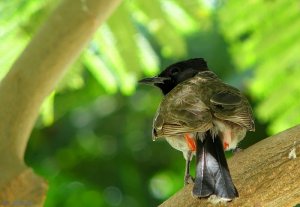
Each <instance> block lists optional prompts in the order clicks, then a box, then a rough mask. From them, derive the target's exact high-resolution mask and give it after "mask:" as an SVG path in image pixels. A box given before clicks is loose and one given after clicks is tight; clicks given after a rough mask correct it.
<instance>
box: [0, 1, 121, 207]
mask: <svg viewBox="0 0 300 207" xmlns="http://www.w3.org/2000/svg"><path fill="white" fill-rule="evenodd" d="M120 2H121V0H110V1H106V0H64V1H63V2H62V3H61V4H60V5H59V6H58V7H57V8H56V9H55V10H54V12H53V13H52V15H50V17H49V18H48V20H47V21H46V22H45V24H44V26H43V27H42V28H41V29H40V31H39V32H38V33H37V35H36V36H35V37H34V38H33V39H32V41H31V42H30V44H29V45H28V46H27V48H26V49H25V50H24V52H23V53H22V54H21V55H20V57H19V58H18V59H17V61H16V62H15V63H14V65H13V66H12V68H11V69H10V71H9V73H8V74H7V75H6V77H5V78H4V79H3V80H2V82H1V84H0V120H1V123H0V151H1V157H0V206H16V205H19V206H22V205H20V204H22V202H24V204H26V202H27V201H28V202H32V203H31V205H30V206H42V200H43V199H42V197H43V196H42V195H44V194H45V192H46V188H47V187H46V184H45V182H44V181H43V180H42V179H41V178H39V177H37V176H36V175H34V174H33V173H32V171H31V170H30V168H27V167H26V165H25V164H24V161H23V156H24V152H25V149H26V145H27V142H28V138H29V135H30V132H31V130H32V127H33V125H34V123H35V120H36V118H37V116H38V112H39V108H40V106H41V103H42V102H43V100H44V99H45V97H46V96H47V95H49V93H50V92H51V91H52V90H53V88H54V87H55V85H56V83H57V82H58V81H59V80H60V78H61V77H62V75H63V74H64V72H65V71H66V69H67V68H68V66H69V65H70V64H71V63H72V62H73V61H74V59H75V58H76V57H77V56H78V54H79V53H80V51H81V50H82V49H83V47H84V46H85V45H86V44H87V42H88V41H89V39H90V38H91V36H92V34H93V33H94V32H95V30H96V29H97V28H98V26H99V25H100V24H101V23H102V22H103V21H104V20H105V19H106V18H107V17H108V16H109V15H110V14H111V13H112V11H113V10H114V9H115V8H116V7H117V5H118V4H119V3H120ZM38 189H40V190H38ZM16 198H18V199H23V200H15V199H16ZM35 198H37V199H35ZM30 199H33V200H30ZM34 199H35V200H34ZM27 206H28V205H27Z"/></svg>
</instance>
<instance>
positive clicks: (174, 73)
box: [171, 67, 179, 75]
mask: <svg viewBox="0 0 300 207" xmlns="http://www.w3.org/2000/svg"><path fill="white" fill-rule="evenodd" d="M177 73H179V68H177V67H175V68H172V70H171V75H176V74H177Z"/></svg>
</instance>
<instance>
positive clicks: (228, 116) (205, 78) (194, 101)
mask: <svg viewBox="0 0 300 207" xmlns="http://www.w3.org/2000/svg"><path fill="white" fill-rule="evenodd" d="M140 83H145V84H151V85H154V86H156V87H158V88H160V89H161V91H162V93H163V94H164V98H163V100H162V102H161V104H160V106H159V108H158V110H157V113H156V115H155V118H154V121H153V139H154V140H155V139H156V138H158V137H165V138H166V140H167V141H168V143H169V144H170V145H171V146H172V147H174V148H175V149H177V150H180V151H182V152H183V155H184V158H185V159H186V172H185V183H188V182H189V180H191V176H190V174H189V168H190V161H191V159H192V157H193V155H196V174H195V180H194V187H193V192H192V193H193V195H194V196H196V197H208V196H210V195H213V194H214V195H216V196H218V197H219V198H222V199H224V200H227V201H229V200H232V199H233V198H235V197H237V196H238V192H237V190H236V188H235V186H234V184H233V182H232V179H231V176H230V173H229V169H228V165H227V162H226V158H225V154H224V150H229V149H235V148H236V146H237V144H238V142H239V141H241V140H242V139H243V138H244V136H245V134H246V131H247V130H249V131H254V129H255V127H254V121H253V115H252V110H251V107H250V105H249V102H248V100H247V99H246V97H245V96H244V95H243V94H241V92H240V91H239V90H238V89H236V88H234V87H232V86H230V85H228V84H225V83H224V82H222V80H220V79H219V78H218V77H217V75H216V74H215V73H213V72H211V71H210V70H209V69H208V67H207V64H206V62H205V60H204V59H202V58H195V59H190V60H186V61H181V62H178V63H175V64H173V65H170V66H169V67H167V68H166V69H165V70H164V71H162V72H161V73H160V74H159V75H158V76H156V77H153V78H145V79H143V80H141V81H140Z"/></svg>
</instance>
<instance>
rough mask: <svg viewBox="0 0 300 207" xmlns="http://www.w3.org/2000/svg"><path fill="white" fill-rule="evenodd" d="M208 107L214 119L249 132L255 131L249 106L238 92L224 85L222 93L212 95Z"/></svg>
mask: <svg viewBox="0 0 300 207" xmlns="http://www.w3.org/2000/svg"><path fill="white" fill-rule="evenodd" d="M226 86H227V87H226ZM210 105H211V106H210V108H211V109H212V111H213V114H214V116H215V117H217V118H219V119H221V120H227V121H230V122H233V123H235V124H238V125H240V126H243V127H245V128H246V129H247V130H250V131H254V130H255V127H254V120H253V114H252V110H251V107H250V104H249V102H248V100H247V99H246V97H245V96H243V95H242V94H241V93H240V91H239V90H237V89H235V88H233V87H231V86H229V85H225V87H223V90H222V91H219V92H217V93H215V94H213V95H212V97H211V98H210Z"/></svg>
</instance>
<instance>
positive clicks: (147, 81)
mask: <svg viewBox="0 0 300 207" xmlns="http://www.w3.org/2000/svg"><path fill="white" fill-rule="evenodd" d="M166 80H170V78H168V77H159V76H155V77H153V78H144V79H142V80H139V83H143V84H147V85H154V84H156V83H164V81H166Z"/></svg>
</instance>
